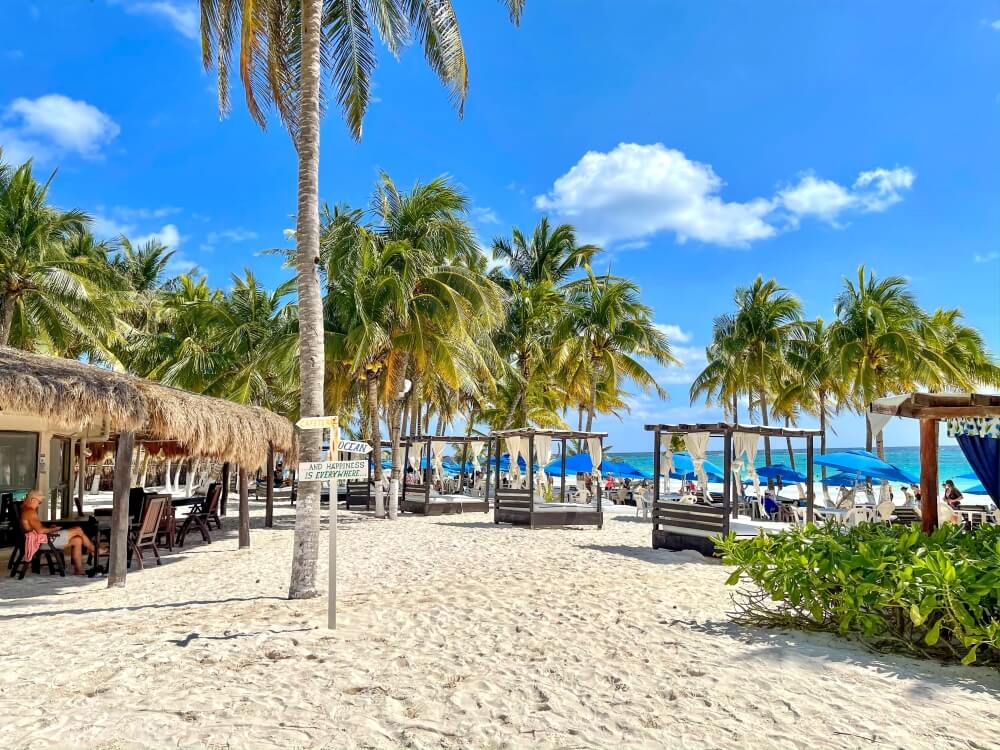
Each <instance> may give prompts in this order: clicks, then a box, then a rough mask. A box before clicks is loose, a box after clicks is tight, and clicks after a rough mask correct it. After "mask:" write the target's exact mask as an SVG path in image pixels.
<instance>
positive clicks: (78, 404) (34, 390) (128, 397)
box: [0, 347, 296, 586]
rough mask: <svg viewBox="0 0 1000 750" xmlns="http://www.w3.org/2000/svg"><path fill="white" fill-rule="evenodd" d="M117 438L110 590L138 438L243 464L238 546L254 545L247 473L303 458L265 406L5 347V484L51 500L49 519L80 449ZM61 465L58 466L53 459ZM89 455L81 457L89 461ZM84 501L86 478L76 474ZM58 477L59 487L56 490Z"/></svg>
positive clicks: (1, 471)
mask: <svg viewBox="0 0 1000 750" xmlns="http://www.w3.org/2000/svg"><path fill="white" fill-rule="evenodd" d="M91 441H92V442H95V443H109V442H112V443H114V446H115V467H114V500H113V510H112V516H111V549H110V563H109V576H108V584H109V586H116V585H124V583H125V570H126V557H127V545H128V530H129V516H128V512H129V491H130V489H131V487H130V485H131V482H132V478H131V475H132V471H131V469H132V460H133V451H134V449H135V447H136V445H137V443H139V444H141V443H149V444H156V445H158V446H159V445H162V444H165V443H167V442H169V443H170V444H172V445H175V446H177V450H178V451H182V452H183V453H185V454H186V455H188V456H198V457H201V458H210V459H214V460H217V461H221V462H223V463H224V469H223V474H224V476H225V475H227V474H228V468H229V467H228V464H229V463H236V464H239V466H240V479H241V481H240V483H239V484H240V545H241V546H246V545H249V529H250V526H249V507H248V498H247V491H246V475H247V474H248V473H250V472H253V471H255V470H256V469H257V468H258V467H260V466H264V465H265V464H266V463H269V461H268V459H269V457H270V456H273V454H274V452H281V453H284V454H285V456H288V457H293V456H295V455H296V441H295V432H294V428H293V426H292V424H291V422H289V421H288V420H287V419H285V418H284V417H280V416H278V415H276V414H273V413H271V412H269V411H266V410H265V409H260V408H257V407H253V406H240V405H239V404H235V403H233V402H231V401H226V400H223V399H218V398H211V397H208V396H200V395H197V394H194V393H189V392H187V391H182V390H179V389H177V388H171V387H169V386H165V385H163V384H161V383H155V382H152V381H149V380H143V379H141V378H137V377H133V376H131V375H126V374H123V373H120V372H116V371H113V370H109V369H106V368H102V367H96V366H93V365H87V364H83V363H81V362H79V361H76V360H70V359H60V358H55V357H47V356H43V355H40V354H34V353H29V352H24V351H20V350H18V349H11V348H9V347H0V443H2V444H3V445H4V446H8V445H9V446H11V449H10V450H5V451H4V452H3V455H0V487H5V488H8V489H22V490H30V489H38V490H40V491H41V492H42V494H43V496H45V497H47V498H52V499H53V502H52V503H51V505H48V504H47V505H46V506H45V513H44V515H45V516H46V520H55V519H56V517H57V516H58V515H59V513H58V511H59V509H60V508H61V509H64V510H66V509H68V504H67V503H65V502H56V500H60V499H61V495H62V493H67V494H66V497H67V498H68V493H72V484H73V483H72V482H71V481H70V480H69V479H68V477H69V476H71V474H72V470H71V469H72V455H73V453H74V451H76V452H77V453H78V454H79V455H80V456H84V457H85V455H86V450H87V444H88V442H91ZM54 461H58V462H59V464H58V469H59V470H58V471H56V467H55V465H54V463H53V462H54ZM85 463H86V459H85V458H84V460H83V461H82V462H81V464H82V465H85ZM78 474H79V475H80V476H79V479H80V481H79V490H80V496H81V500H82V496H83V477H82V472H78ZM54 483H58V486H54Z"/></svg>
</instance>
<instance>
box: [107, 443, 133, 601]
mask: <svg viewBox="0 0 1000 750" xmlns="http://www.w3.org/2000/svg"><path fill="white" fill-rule="evenodd" d="M134 447H135V433H132V432H122V433H120V434H119V435H118V446H117V449H116V450H115V484H114V504H113V506H112V509H111V552H110V555H109V560H108V588H121V587H123V586H124V585H125V573H126V571H127V570H128V534H129V528H128V526H129V516H128V494H129V490H130V489H131V484H132V449H133V448H134Z"/></svg>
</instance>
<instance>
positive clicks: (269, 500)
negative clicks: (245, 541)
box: [264, 443, 274, 529]
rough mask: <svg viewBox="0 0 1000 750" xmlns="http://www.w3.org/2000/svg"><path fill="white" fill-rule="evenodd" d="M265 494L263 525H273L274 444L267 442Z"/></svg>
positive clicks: (269, 526) (267, 526) (268, 526)
mask: <svg viewBox="0 0 1000 750" xmlns="http://www.w3.org/2000/svg"><path fill="white" fill-rule="evenodd" d="M264 486H265V487H266V488H267V494H266V495H265V496H264V527H265V528H268V529H270V528H271V527H272V526H274V445H273V444H271V443H268V444H267V478H266V479H265V480H264Z"/></svg>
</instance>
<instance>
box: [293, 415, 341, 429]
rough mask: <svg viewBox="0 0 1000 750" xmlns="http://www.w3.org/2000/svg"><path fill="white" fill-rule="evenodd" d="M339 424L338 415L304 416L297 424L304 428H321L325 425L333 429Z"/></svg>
mask: <svg viewBox="0 0 1000 750" xmlns="http://www.w3.org/2000/svg"><path fill="white" fill-rule="evenodd" d="M337 424H338V419H337V417H336V416H333V417H302V419H300V420H299V421H298V422H296V423H295V426H296V427H298V428H299V429H302V430H319V429H322V428H324V427H326V428H329V429H331V430H332V429H333V428H334V427H336V426H337Z"/></svg>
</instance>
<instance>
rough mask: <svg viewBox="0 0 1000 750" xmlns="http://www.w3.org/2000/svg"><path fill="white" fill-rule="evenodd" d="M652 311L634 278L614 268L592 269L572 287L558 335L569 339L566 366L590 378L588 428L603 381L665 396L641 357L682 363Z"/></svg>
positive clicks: (665, 363) (661, 361)
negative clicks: (614, 273)
mask: <svg viewBox="0 0 1000 750" xmlns="http://www.w3.org/2000/svg"><path fill="white" fill-rule="evenodd" d="M652 314H653V311H652V309H651V308H649V307H648V306H647V305H644V304H643V303H642V302H640V301H639V287H638V286H637V285H636V284H635V283H634V282H632V281H629V280H627V279H622V278H619V277H616V276H611V275H610V274H608V275H605V276H602V277H600V278H598V277H596V276H594V275H593V274H592V273H588V275H587V278H585V279H583V280H582V281H581V282H579V283H575V284H573V285H572V287H571V289H570V290H569V294H568V295H567V309H566V315H565V318H564V320H563V322H562V324H561V328H562V332H561V333H560V335H559V338H561V339H563V340H565V341H567V342H568V345H567V349H568V352H569V356H568V362H569V366H568V368H567V369H568V370H570V371H571V372H572V371H573V370H577V371H582V373H585V377H586V379H587V380H588V382H589V384H590V393H589V398H588V402H587V427H586V430H587V432H590V431H591V430H592V429H593V426H594V416H595V414H596V412H597V393H598V386H599V384H600V383H601V382H604V383H605V385H606V387H610V389H613V390H617V388H618V386H619V384H620V383H621V382H622V381H626V382H631V383H634V384H635V385H637V386H639V387H640V388H642V389H643V390H645V391H649V390H654V391H656V393H657V395H659V397H660V398H665V397H666V395H667V394H666V391H665V390H664V389H663V388H661V387H660V385H659V384H658V383H657V382H656V379H655V378H654V377H653V375H652V374H650V372H649V371H648V370H647V369H646V367H645V366H644V365H643V363H642V362H641V361H640V358H647V359H651V360H653V361H655V362H656V363H658V364H660V365H663V366H666V365H671V364H678V362H677V360H676V359H675V358H674V357H673V355H672V354H671V353H670V344H669V342H668V341H667V337H666V335H665V334H664V333H663V331H661V330H660V329H659V328H657V327H656V325H655V324H654V323H653V319H652ZM572 379H574V378H571V380H572Z"/></svg>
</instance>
